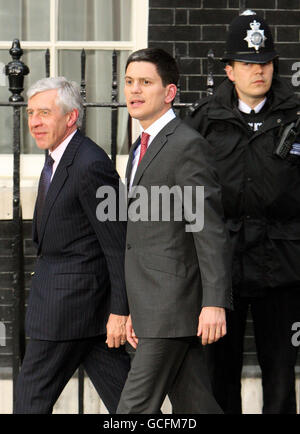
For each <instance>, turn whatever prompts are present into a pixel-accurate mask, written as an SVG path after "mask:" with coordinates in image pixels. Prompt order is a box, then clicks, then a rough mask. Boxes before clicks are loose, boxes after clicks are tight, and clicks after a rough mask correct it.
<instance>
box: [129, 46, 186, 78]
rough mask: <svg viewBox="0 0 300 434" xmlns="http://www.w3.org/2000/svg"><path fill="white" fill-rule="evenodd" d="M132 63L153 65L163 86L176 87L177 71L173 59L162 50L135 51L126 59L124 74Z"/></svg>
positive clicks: (144, 49) (146, 49) (145, 49)
mask: <svg viewBox="0 0 300 434" xmlns="http://www.w3.org/2000/svg"><path fill="white" fill-rule="evenodd" d="M132 62H150V63H153V64H154V65H155V66H156V70H157V72H158V75H159V76H160V78H161V80H162V83H163V85H164V86H167V85H168V84H175V85H177V83H178V80H179V71H178V66H177V63H176V61H175V59H174V57H172V56H171V55H170V54H169V53H167V52H166V51H165V50H163V49H162V48H143V49H142V50H138V51H135V52H134V53H132V54H131V55H130V56H129V57H128V59H127V62H126V67H125V72H126V70H127V68H128V65H129V64H130V63H132Z"/></svg>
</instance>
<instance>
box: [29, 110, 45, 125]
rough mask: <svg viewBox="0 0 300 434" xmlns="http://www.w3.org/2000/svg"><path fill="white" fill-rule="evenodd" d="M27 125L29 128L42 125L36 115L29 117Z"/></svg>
mask: <svg viewBox="0 0 300 434" xmlns="http://www.w3.org/2000/svg"><path fill="white" fill-rule="evenodd" d="M28 123H29V125H30V127H31V128H35V127H37V126H39V125H41V124H42V118H41V116H39V115H38V114H36V113H33V114H31V115H30V117H29V119H28Z"/></svg>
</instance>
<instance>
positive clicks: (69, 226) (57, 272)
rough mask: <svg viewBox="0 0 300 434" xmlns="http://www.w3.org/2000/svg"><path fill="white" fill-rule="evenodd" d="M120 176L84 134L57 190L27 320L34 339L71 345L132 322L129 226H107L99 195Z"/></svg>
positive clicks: (67, 157)
mask: <svg viewBox="0 0 300 434" xmlns="http://www.w3.org/2000/svg"><path fill="white" fill-rule="evenodd" d="M103 185H110V186H112V187H113V188H114V189H115V190H116V192H117V194H118V189H119V176H118V174H117V173H116V171H115V170H114V168H113V165H112V162H111V160H110V159H109V157H108V156H107V155H106V153H105V152H104V151H103V150H102V149H101V148H100V147H99V146H97V145H96V144H95V143H94V142H92V141H91V140H90V139H89V138H87V137H83V136H82V135H81V134H80V133H79V132H76V134H75V135H74V136H73V138H72V139H71V141H70V143H69V144H68V146H67V148H66V150H65V152H64V154H63V156H62V158H61V160H60V163H59V165H58V167H57V169H56V172H55V174H54V176H53V179H52V182H51V184H50V187H49V190H48V194H47V197H46V201H45V205H44V208H43V216H42V220H41V229H40V239H38V238H37V228H36V211H35V214H34V220H33V239H34V242H35V243H36V245H37V248H38V258H37V262H36V267H35V273H34V276H33V279H32V287H31V291H30V295H29V302H28V308H27V314H26V332H27V335H28V336H30V337H32V338H35V339H45V340H68V339H78V338H83V337H89V336H96V335H98V334H103V333H106V322H107V319H108V316H109V314H110V313H115V314H120V315H127V314H128V304H127V298H126V290H125V278H124V252H125V236H126V226H125V223H124V222H118V221H115V222H110V221H106V222H100V221H98V220H97V217H96V208H97V205H98V203H99V200H98V199H97V198H96V190H97V189H98V187H100V186H103Z"/></svg>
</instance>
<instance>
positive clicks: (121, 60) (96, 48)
mask: <svg viewBox="0 0 300 434" xmlns="http://www.w3.org/2000/svg"><path fill="white" fill-rule="evenodd" d="M147 31H148V0H109V1H108V0H43V1H41V0H10V1H9V2H8V1H7V0H0V101H8V98H9V96H10V95H11V94H10V92H9V91H8V79H7V77H6V76H5V72H4V66H5V65H6V64H7V63H8V62H10V61H11V60H12V59H11V57H10V55H9V49H10V48H11V44H12V40H13V39H15V38H17V39H19V40H20V42H21V47H22V49H23V51H24V54H23V56H22V58H21V60H22V61H23V62H24V63H25V64H26V65H27V66H28V67H29V68H30V73H29V75H27V76H26V77H25V80H24V87H25V90H24V92H23V96H24V99H25V100H26V90H27V88H28V87H29V86H30V84H32V83H33V82H35V81H36V80H38V79H40V78H42V77H45V71H46V69H45V52H46V49H49V51H50V76H58V75H65V76H66V77H67V78H68V79H71V80H75V81H77V82H78V83H80V80H81V68H80V59H81V50H82V49H83V48H84V49H85V51H86V81H87V88H86V92H87V101H88V102H109V101H110V100H111V82H112V60H111V57H112V52H113V50H117V52H118V53H119V56H118V74H119V80H118V83H119V98H118V99H119V101H121V102H124V96H123V75H124V66H125V62H126V59H127V57H128V55H129V53H130V52H132V51H135V50H137V49H139V48H144V47H146V46H147V36H148V32H147ZM23 114H24V116H22V143H21V151H22V153H23V154H29V155H25V156H24V157H26V161H27V162H26V165H25V164H23V166H24V167H25V166H26V169H24V170H26V171H30V167H31V165H34V167H36V161H37V160H36V159H29V156H31V157H34V156H33V155H32V154H41V156H42V152H41V151H39V150H38V149H37V147H36V145H35V143H34V141H33V139H32V138H31V137H30V135H29V133H28V131H27V122H26V115H25V110H24V111H23ZM126 127H127V112H126V109H120V110H119V125H118V153H119V154H127V150H128V148H127V141H126V135H125V131H126ZM0 128H1V132H2V134H1V136H0V154H2V157H3V158H2V157H0V180H1V177H2V178H3V177H5V176H6V177H7V176H10V177H11V175H12V173H9V175H8V171H9V172H12V170H11V166H12V165H10V164H7V163H8V160H7V158H8V156H7V155H6V156H5V155H3V154H11V153H12V143H13V119H12V110H11V109H8V108H7V107H0ZM110 128H111V126H110V110H109V109H104V108H90V109H88V111H87V127H86V133H87V135H89V136H90V137H91V138H92V139H93V140H95V141H96V142H97V143H98V144H99V145H101V146H102V147H103V148H104V149H105V150H106V151H107V152H108V153H109V152H110V137H111V131H110ZM5 157H6V158H5ZM1 160H2V163H1ZM3 161H5V163H3ZM41 161H42V160H41ZM39 169H40V168H39ZM32 171H33V172H34V171H35V169H34V168H33V166H32ZM39 171H40V170H38V171H37V172H38V173H39ZM33 172H32V173H33ZM35 176H36V174H35ZM0 189H1V186H0ZM0 218H1V216H0ZM27 218H28V217H27Z"/></svg>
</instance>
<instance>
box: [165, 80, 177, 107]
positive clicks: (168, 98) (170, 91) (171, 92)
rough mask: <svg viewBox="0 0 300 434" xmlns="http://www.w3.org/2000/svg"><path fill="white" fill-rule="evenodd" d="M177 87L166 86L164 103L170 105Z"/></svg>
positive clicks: (173, 85) (172, 85)
mask: <svg viewBox="0 0 300 434" xmlns="http://www.w3.org/2000/svg"><path fill="white" fill-rule="evenodd" d="M176 92H177V87H176V86H175V84H168V85H167V87H166V97H165V103H166V104H170V103H171V102H172V101H173V99H174V98H175V96H176Z"/></svg>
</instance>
